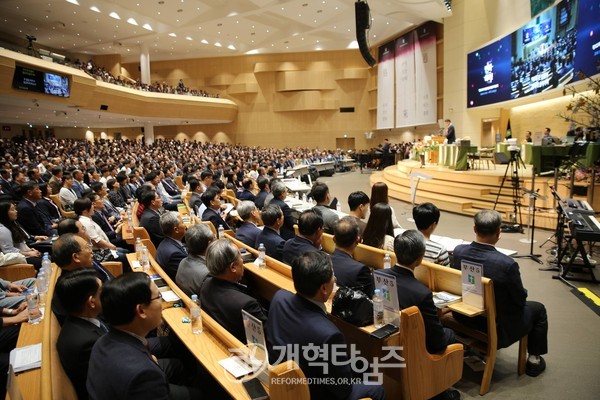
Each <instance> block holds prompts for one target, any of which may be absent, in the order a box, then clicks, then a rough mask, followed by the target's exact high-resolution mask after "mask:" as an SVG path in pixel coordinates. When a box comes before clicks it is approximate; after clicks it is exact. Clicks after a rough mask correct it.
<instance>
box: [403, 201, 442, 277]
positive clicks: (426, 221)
mask: <svg viewBox="0 0 600 400" xmlns="http://www.w3.org/2000/svg"><path fill="white" fill-rule="evenodd" d="M412 214H413V219H414V220H415V225H417V229H418V230H419V232H421V233H422V234H423V236H425V240H426V242H425V244H426V249H425V260H426V261H431V262H432V263H435V264H439V265H444V266H447V265H450V256H449V255H448V250H446V247H444V245H443V244H440V243H437V242H434V241H433V240H431V235H433V232H434V231H435V229H436V228H437V226H438V223H439V222H440V210H439V209H438V208H437V207H436V206H435V205H434V204H432V203H423V204H420V205H418V206H416V207H415V208H413V213H412Z"/></svg>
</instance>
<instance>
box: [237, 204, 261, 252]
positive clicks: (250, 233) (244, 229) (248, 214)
mask: <svg viewBox="0 0 600 400" xmlns="http://www.w3.org/2000/svg"><path fill="white" fill-rule="evenodd" d="M237 213H238V216H239V217H240V218H241V219H242V221H244V222H242V224H241V225H240V226H239V227H238V228H237V230H236V231H235V238H236V239H237V240H239V241H240V242H242V243H244V244H245V245H247V246H250V247H254V244H255V243H256V237H257V236H258V235H259V234H260V232H261V230H260V228H258V226H257V224H259V223H260V216H259V214H258V209H257V208H256V205H254V203H253V202H252V201H250V200H244V201H241V202H240V203H239V204H238V206H237Z"/></svg>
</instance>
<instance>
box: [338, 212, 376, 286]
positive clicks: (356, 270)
mask: <svg viewBox="0 0 600 400" xmlns="http://www.w3.org/2000/svg"><path fill="white" fill-rule="evenodd" d="M333 233H334V236H333V241H334V242H335V250H334V251H333V253H331V262H332V264H333V272H334V273H335V277H336V279H337V284H338V286H346V287H350V288H353V289H357V290H361V291H363V292H364V293H366V294H367V295H368V296H369V297H373V291H374V290H375V282H374V281H373V272H372V271H371V268H369V267H368V266H367V265H365V264H363V263H361V262H358V261H356V260H355V259H354V257H352V254H353V253H354V249H355V248H356V246H358V244H359V243H360V241H361V237H360V228H359V227H358V224H357V223H356V219H355V218H354V217H351V216H347V217H344V218H342V219H340V220H339V221H338V222H337V223H336V224H335V226H334V228H333Z"/></svg>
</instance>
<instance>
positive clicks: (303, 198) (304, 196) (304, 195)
mask: <svg viewBox="0 0 600 400" xmlns="http://www.w3.org/2000/svg"><path fill="white" fill-rule="evenodd" d="M302 201H303V202H304V203H306V193H302Z"/></svg>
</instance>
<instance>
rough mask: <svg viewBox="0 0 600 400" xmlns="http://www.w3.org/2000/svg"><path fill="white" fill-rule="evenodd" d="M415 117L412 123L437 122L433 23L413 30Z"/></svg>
mask: <svg viewBox="0 0 600 400" xmlns="http://www.w3.org/2000/svg"><path fill="white" fill-rule="evenodd" d="M413 32H414V33H415V35H416V37H415V86H416V88H415V89H416V90H415V92H416V118H415V123H414V125H423V124H434V123H437V68H436V65H437V63H436V58H437V57H436V35H435V24H433V23H427V24H425V25H423V26H421V27H419V28H417V29H416V30H415V31H413Z"/></svg>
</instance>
